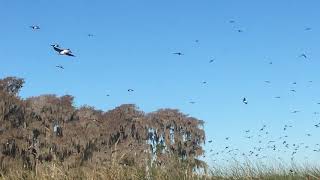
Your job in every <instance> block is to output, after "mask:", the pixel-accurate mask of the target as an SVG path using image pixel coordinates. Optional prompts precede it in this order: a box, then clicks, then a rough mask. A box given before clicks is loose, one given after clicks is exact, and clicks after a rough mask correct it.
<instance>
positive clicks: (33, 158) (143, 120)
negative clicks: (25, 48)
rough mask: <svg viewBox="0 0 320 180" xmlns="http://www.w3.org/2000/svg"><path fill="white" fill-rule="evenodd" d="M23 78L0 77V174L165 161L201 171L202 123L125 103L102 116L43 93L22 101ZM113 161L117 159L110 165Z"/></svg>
mask: <svg viewBox="0 0 320 180" xmlns="http://www.w3.org/2000/svg"><path fill="white" fill-rule="evenodd" d="M23 84H24V80H23V79H20V78H16V77H8V78H4V79H0V153H1V154H0V170H1V172H5V171H6V169H8V168H9V167H12V166H21V167H23V168H26V169H30V170H32V169H34V168H35V166H36V165H37V164H39V163H47V162H55V163H59V164H61V165H63V166H64V167H66V168H75V167H79V166H83V165H86V166H91V165H92V166H97V165H98V166H102V165H108V164H111V163H118V164H120V165H123V166H139V167H145V166H146V165H148V166H149V165H152V166H166V163H167V162H169V161H168V158H177V159H179V161H183V162H187V163H188V165H189V166H190V167H191V168H194V167H205V166H206V164H205V163H204V162H202V161H200V160H198V159H197V158H198V157H199V156H201V155H203V153H204V150H203V149H202V144H203V143H204V142H205V132H204V130H203V121H201V120H198V119H196V118H193V117H189V116H187V115H185V114H183V113H181V112H179V111H178V110H174V109H160V110H158V111H156V112H152V113H144V112H143V111H140V110H139V109H138V108H137V107H136V106H135V105H132V104H125V105H121V106H119V107H117V108H115V109H113V110H110V111H107V112H104V111H100V110H96V109H95V108H93V107H89V106H82V107H80V108H76V107H75V106H74V103H73V100H74V97H72V96H70V95H65V96H62V97H57V96H56V95H42V96H38V97H30V98H27V99H22V98H20V97H19V95H18V94H19V91H20V89H21V88H22V87H23ZM114 160H116V161H114Z"/></svg>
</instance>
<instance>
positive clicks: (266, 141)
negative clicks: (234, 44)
mask: <svg viewBox="0 0 320 180" xmlns="http://www.w3.org/2000/svg"><path fill="white" fill-rule="evenodd" d="M229 23H230V24H235V23H236V21H234V20H230V21H229ZM30 28H31V29H32V30H34V31H38V30H40V27H39V26H38V25H32V26H30ZM304 30H305V31H311V30H312V29H311V28H309V27H307V28H305V29H304ZM236 32H238V33H242V32H244V30H243V29H240V28H237V29H236ZM88 37H94V35H93V34H88ZM195 42H196V43H199V40H195ZM51 46H52V48H53V50H54V51H56V52H57V53H58V54H59V55H62V56H70V57H75V55H74V54H73V52H72V51H71V50H70V49H68V48H62V47H60V45H59V44H53V45H51ZM172 55H177V56H184V55H185V54H184V53H183V52H173V53H172ZM298 57H299V58H303V59H308V56H307V54H306V53H301V54H300V55H299V56H298ZM214 62H215V59H211V60H209V62H208V63H214ZM272 64H273V62H269V65H272ZM56 68H59V69H62V70H63V69H64V67H63V66H61V65H57V66H56ZM309 82H310V83H312V81H309ZM264 83H267V84H271V81H269V80H266V81H264ZM202 84H207V81H202ZM292 84H293V85H296V84H297V83H296V82H292ZM127 91H128V92H134V89H128V90H127ZM290 92H292V93H296V90H295V89H293V88H292V89H290ZM107 96H110V94H107ZM274 98H275V99H280V98H281V97H280V96H274ZM189 103H190V104H195V103H196V101H189ZM242 103H243V104H244V105H248V104H249V99H248V97H242ZM317 104H319V105H320V102H319V103H317ZM299 112H300V110H294V111H291V113H293V114H296V113H299ZM314 114H318V112H314ZM292 127H293V125H290V124H285V125H284V126H283V132H284V133H285V132H287V131H288V130H289V129H290V128H292ZM313 127H314V128H320V122H319V123H317V124H314V125H313ZM319 130H320V129H319ZM306 136H307V137H310V136H312V134H310V133H307V134H306ZM288 137H289V136H288V135H286V134H285V135H283V136H279V137H277V138H273V139H270V138H271V137H270V131H268V128H267V125H266V124H264V125H263V126H262V127H261V128H259V129H257V130H256V131H253V130H249V129H247V130H244V136H243V138H244V141H247V140H252V141H254V142H251V143H252V144H258V145H257V146H254V147H252V149H251V150H249V151H246V152H245V151H240V149H239V148H233V147H232V145H230V144H229V145H226V146H225V147H223V148H222V149H221V148H220V149H219V148H216V147H214V148H212V149H210V150H209V152H207V153H206V155H205V156H209V157H210V158H212V159H213V161H214V162H220V161H221V160H222V161H226V162H228V161H230V158H228V157H232V158H231V159H233V158H234V157H244V158H249V157H256V158H258V159H268V158H270V156H269V155H270V151H271V152H277V153H278V155H279V154H280V155H281V153H287V152H290V156H291V159H292V160H293V159H294V158H295V156H296V154H297V153H298V152H299V151H300V150H302V149H312V151H313V152H318V153H320V144H318V143H316V144H314V145H307V144H305V143H304V142H299V143H296V142H290V141H289V140H288ZM230 139H231V137H225V139H224V140H225V141H226V142H228V141H230ZM207 142H208V143H209V144H212V143H213V142H214V140H212V139H211V140H208V141H207ZM205 156H204V157H205ZM307 156H308V155H306V157H307ZM277 158H278V159H279V160H281V159H282V157H281V156H278V157H277Z"/></svg>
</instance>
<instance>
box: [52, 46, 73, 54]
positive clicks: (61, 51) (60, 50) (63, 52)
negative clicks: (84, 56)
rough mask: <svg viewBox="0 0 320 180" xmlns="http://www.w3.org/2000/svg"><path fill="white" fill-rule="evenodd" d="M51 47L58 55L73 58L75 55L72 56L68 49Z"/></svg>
mask: <svg viewBox="0 0 320 180" xmlns="http://www.w3.org/2000/svg"><path fill="white" fill-rule="evenodd" d="M51 46H52V47H53V49H54V50H55V51H57V52H58V53H59V54H60V55H66V56H73V57H75V55H73V54H72V52H71V50H70V49H64V48H61V47H60V46H59V45H58V44H53V45H51Z"/></svg>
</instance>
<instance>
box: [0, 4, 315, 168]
mask: <svg viewBox="0 0 320 180" xmlns="http://www.w3.org/2000/svg"><path fill="white" fill-rule="evenodd" d="M319 6H320V2H319V1H317V0H309V1H302V0H294V1H292V0H282V1H276V0H268V1H266V0H265V1H254V0H220V1H216V0H211V1H209V0H207V1H205V0H200V1H181V0H176V1H169V0H164V1H161V2H160V1H102V0H92V1H85V0H78V1H76V0H69V1H62V0H55V1H43V0H42V1H40V0H32V1H28V2H27V1H18V0H10V1H1V2H0V21H1V28H0V40H1V43H0V61H1V66H0V77H5V76H19V77H23V78H25V80H26V85H25V87H24V88H23V90H22V91H21V96H22V97H29V96H37V95H40V94H52V93H53V94H58V95H64V94H66V93H68V94H72V95H74V96H75V97H76V105H77V106H80V105H83V104H88V105H92V106H95V107H97V108H99V109H102V110H109V109H112V108H114V107H116V106H119V105H121V104H125V103H134V104H136V105H137V106H138V107H140V109H141V110H143V111H146V112H151V111H155V110H157V109H159V108H167V107H168V108H177V109H180V110H181V111H182V112H184V113H186V114H190V115H191V116H194V117H197V118H199V119H203V120H204V121H205V122H206V125H205V129H206V133H207V137H208V140H210V139H213V141H214V143H212V144H206V147H205V148H206V150H207V151H209V150H210V149H213V150H214V151H217V150H220V149H223V148H224V147H225V146H226V145H230V144H231V146H232V147H234V148H239V149H241V150H242V151H244V152H248V151H249V150H250V149H252V147H254V146H259V143H258V142H257V141H258V137H257V139H255V140H247V139H245V138H244V136H245V133H244V131H245V130H246V129H250V130H251V132H250V133H251V134H252V135H255V136H257V135H258V133H257V132H256V131H258V130H259V129H260V128H261V127H262V125H263V124H266V125H267V128H266V129H267V130H268V131H269V133H270V134H269V135H268V136H267V137H266V141H267V140H273V139H276V138H278V137H280V136H282V135H284V134H286V135H288V136H289V137H288V138H287V140H288V141H289V143H290V144H293V143H297V144H298V143H300V142H304V143H305V144H308V145H309V146H310V148H309V149H304V148H301V150H299V151H298V153H297V159H298V160H300V161H302V160H304V156H307V157H308V158H309V159H310V161H313V162H317V161H319V160H320V153H314V152H312V148H313V147H315V144H316V143H317V142H318V141H317V140H318V139H319V137H320V128H319V129H316V128H315V127H314V125H315V124H317V123H319V122H320V119H319V117H318V115H314V114H313V112H316V111H319V107H320V105H318V104H317V103H318V102H320V95H319V90H320V80H319V69H318V67H319V65H320V62H319V57H320V51H319V42H320V36H319V33H320V25H319V23H318V21H319V18H320V12H319ZM230 20H234V21H235V23H229V21H230ZM30 25H39V26H40V27H41V29H40V30H39V31H33V30H31V29H30V28H29V26H30ZM308 27H310V28H312V29H311V30H309V31H305V28H308ZM239 29H241V30H242V31H243V32H241V33H239V32H237V30H239ZM89 33H90V34H94V37H88V36H87V34H89ZM195 40H199V42H195ZM52 43H58V44H60V45H61V46H62V47H66V48H70V49H71V50H72V51H73V52H74V54H75V55H76V56H77V57H75V58H72V57H64V56H59V55H57V54H56V53H55V52H54V51H53V50H52V47H51V46H50V44H52ZM173 52H182V53H184V54H185V55H184V56H176V55H173V54H172V53H173ZM302 53H305V54H306V55H307V56H308V58H307V59H304V58H301V57H299V55H300V54H302ZM211 59H215V61H214V62H213V63H209V61H210V60H211ZM269 62H273V64H272V65H270V64H269ZM56 65H62V66H64V67H65V70H63V71H61V70H59V69H57V68H55V66H56ZM203 81H206V82H207V84H202V82H203ZM264 81H271V83H270V84H267V83H265V82H264ZM309 81H312V83H311V82H309ZM293 82H297V84H296V85H294V84H292V83H293ZM129 88H132V89H134V90H135V92H133V93H128V92H127V89H129ZM291 89H295V90H296V91H297V92H296V93H293V92H290V90H291ZM106 94H110V96H109V97H107V96H106ZM275 96H281V99H275V98H274V97H275ZM243 97H246V98H247V99H248V101H249V103H248V104H247V105H244V104H243V103H242V98H243ZM189 101H195V102H196V104H190V103H189ZM294 110H300V111H301V112H300V113H297V114H292V113H291V111H294ZM285 124H288V125H292V126H293V127H292V128H290V130H288V132H283V130H282V129H283V126H284V125H285ZM306 133H311V134H312V136H311V137H307V136H306V135H305V134H306ZM227 136H230V137H231V138H230V140H229V141H228V142H226V141H225V139H224V138H225V137H227ZM279 142H280V141H279ZM280 144H281V143H280ZM280 149H283V148H280ZM291 149H292V148H291ZM273 153H274V152H266V153H265V154H266V155H267V156H270V157H275V156H274V154H273ZM209 154H210V153H209ZM209 154H207V157H206V158H207V160H208V161H210V159H211V158H208V157H210V155H209ZM277 155H280V156H282V157H283V158H287V159H288V157H290V155H289V153H287V154H286V153H277ZM220 159H221V158H220Z"/></svg>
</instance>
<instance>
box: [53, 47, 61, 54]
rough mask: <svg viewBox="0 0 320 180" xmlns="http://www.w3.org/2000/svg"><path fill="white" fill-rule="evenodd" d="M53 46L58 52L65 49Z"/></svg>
mask: <svg viewBox="0 0 320 180" xmlns="http://www.w3.org/2000/svg"><path fill="white" fill-rule="evenodd" d="M52 47H53V49H54V50H55V51H57V52H58V53H60V52H61V51H63V49H61V48H59V47H57V46H52Z"/></svg>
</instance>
